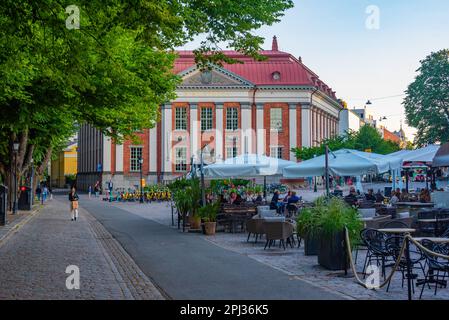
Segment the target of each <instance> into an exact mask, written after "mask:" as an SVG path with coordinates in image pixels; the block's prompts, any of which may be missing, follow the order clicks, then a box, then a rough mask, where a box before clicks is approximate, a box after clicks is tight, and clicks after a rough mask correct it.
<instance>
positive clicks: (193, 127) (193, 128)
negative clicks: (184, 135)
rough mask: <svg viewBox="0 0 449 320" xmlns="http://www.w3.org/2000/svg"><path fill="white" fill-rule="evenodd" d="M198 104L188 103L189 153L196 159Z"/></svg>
mask: <svg viewBox="0 0 449 320" xmlns="http://www.w3.org/2000/svg"><path fill="white" fill-rule="evenodd" d="M198 130H199V121H198V105H196V104H190V154H191V155H192V156H193V157H194V159H195V160H196V161H198V160H199V159H198V157H199V155H198Z"/></svg>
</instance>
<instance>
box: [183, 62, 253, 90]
mask: <svg viewBox="0 0 449 320" xmlns="http://www.w3.org/2000/svg"><path fill="white" fill-rule="evenodd" d="M179 75H180V76H181V77H182V83H181V85H179V88H236V87H239V88H240V87H243V88H249V87H253V86H254V85H253V84H252V83H251V82H249V81H248V80H246V79H243V78H242V77H240V76H238V75H236V74H235V73H232V72H230V71H228V70H226V69H223V68H220V67H218V66H212V68H211V69H210V70H206V71H201V70H199V69H198V68H197V67H196V66H195V67H192V68H190V69H188V70H185V71H183V72H181V73H180V74H179Z"/></svg>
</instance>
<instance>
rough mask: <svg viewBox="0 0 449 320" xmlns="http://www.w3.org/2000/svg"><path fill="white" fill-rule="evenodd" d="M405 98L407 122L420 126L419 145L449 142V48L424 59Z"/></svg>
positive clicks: (413, 125)
mask: <svg viewBox="0 0 449 320" xmlns="http://www.w3.org/2000/svg"><path fill="white" fill-rule="evenodd" d="M417 72H418V75H417V76H416V78H415V80H414V81H413V83H411V84H410V85H409V87H408V89H407V91H406V94H407V95H406V97H405V99H404V103H403V104H404V106H405V113H406V116H407V122H408V124H409V125H410V126H412V127H415V128H417V130H418V131H417V133H416V138H415V143H416V144H417V145H418V146H423V145H426V144H432V143H435V142H443V143H444V142H447V141H449V50H441V51H438V52H434V53H432V54H430V55H429V56H427V57H426V58H425V59H424V60H422V61H421V66H420V68H419V69H418V70H417Z"/></svg>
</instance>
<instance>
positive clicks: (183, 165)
mask: <svg viewBox="0 0 449 320" xmlns="http://www.w3.org/2000/svg"><path fill="white" fill-rule="evenodd" d="M180 151H181V155H180V154H179V152H180ZM186 171H187V147H176V148H175V172H186Z"/></svg>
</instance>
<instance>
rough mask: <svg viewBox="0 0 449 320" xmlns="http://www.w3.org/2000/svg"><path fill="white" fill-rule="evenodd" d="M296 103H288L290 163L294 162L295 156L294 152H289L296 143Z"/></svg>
mask: <svg viewBox="0 0 449 320" xmlns="http://www.w3.org/2000/svg"><path fill="white" fill-rule="evenodd" d="M296 106H297V104H296V103H290V104H289V105H288V107H289V110H288V112H289V115H288V118H289V137H290V139H289V140H290V146H289V147H290V148H289V149H290V160H291V161H296V155H295V153H294V152H291V149H292V148H296V146H297V141H296V131H297V123H296V119H297V115H296Z"/></svg>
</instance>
